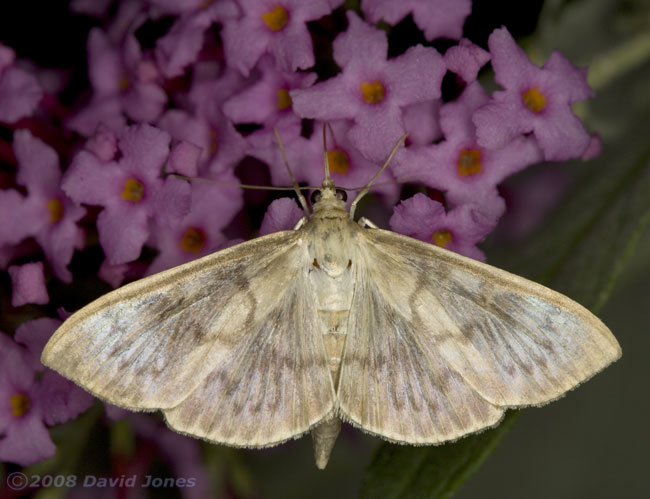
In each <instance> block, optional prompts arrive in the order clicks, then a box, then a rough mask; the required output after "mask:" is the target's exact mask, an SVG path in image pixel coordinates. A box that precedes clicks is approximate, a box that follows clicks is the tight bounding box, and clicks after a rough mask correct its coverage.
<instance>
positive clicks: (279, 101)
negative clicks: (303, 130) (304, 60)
mask: <svg viewBox="0 0 650 499" xmlns="http://www.w3.org/2000/svg"><path fill="white" fill-rule="evenodd" d="M257 68H258V69H259V71H260V73H261V78H260V79H259V80H257V81H255V82H254V83H253V84H252V85H251V86H249V87H248V88H245V89H244V90H242V91H240V92H238V93H236V94H235V95H233V96H232V97H230V98H229V99H228V100H227V101H226V102H225V103H224V105H223V113H224V114H225V115H226V116H227V117H228V118H230V119H231V120H232V121H233V122H234V123H238V124H239V123H255V124H258V125H261V126H262V128H261V129H259V130H256V131H254V132H253V133H251V134H250V135H248V136H247V140H248V142H249V143H250V144H252V145H253V146H254V147H267V146H269V145H271V144H272V143H275V135H274V133H273V128H274V127H275V128H276V129H277V130H278V133H279V134H280V137H282V140H283V141H284V142H287V143H288V142H291V141H292V140H293V139H294V138H295V137H298V136H299V135H300V117H299V116H298V115H297V114H296V113H294V112H293V101H292V99H291V94H290V92H291V90H293V89H295V88H307V87H309V86H311V85H312V84H313V83H314V82H315V81H316V74H315V73H307V72H305V73H303V72H293V73H290V72H286V71H281V70H279V69H278V68H277V65H276V64H275V61H274V60H273V58H272V57H271V56H270V55H265V56H263V57H262V58H261V59H260V61H259V63H258V64H257Z"/></svg>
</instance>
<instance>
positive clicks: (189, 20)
mask: <svg viewBox="0 0 650 499" xmlns="http://www.w3.org/2000/svg"><path fill="white" fill-rule="evenodd" d="M149 2H150V3H151V4H153V5H156V6H157V7H159V8H160V9H161V10H162V12H164V13H166V14H174V15H180V17H179V18H178V19H177V20H176V22H174V25H173V26H172V27H171V28H170V30H169V31H168V32H167V33H166V34H165V36H163V37H162V38H160V39H159V40H158V41H157V43H156V60H157V62H158V65H159V67H160V69H161V71H162V73H163V74H164V75H165V76H166V77H168V78H174V77H176V76H180V75H182V74H183V71H184V70H185V68H186V67H187V66H189V65H190V64H193V63H194V62H196V60H197V58H198V55H199V51H200V50H201V47H202V46H203V40H204V36H205V31H206V30H207V29H208V28H209V27H210V26H212V24H214V23H215V22H217V21H222V20H224V19H232V18H235V17H237V15H238V13H239V9H238V8H237V6H236V5H235V4H234V3H233V2H231V1H228V0H217V1H211V2H210V1H209V2H206V1H205V0H184V1H182V2H179V1H178V0H172V1H169V0H149Z"/></svg>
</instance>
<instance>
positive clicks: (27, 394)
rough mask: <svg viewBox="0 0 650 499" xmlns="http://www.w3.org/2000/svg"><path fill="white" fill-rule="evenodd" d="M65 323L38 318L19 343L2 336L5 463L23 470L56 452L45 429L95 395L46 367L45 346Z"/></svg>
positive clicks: (24, 328)
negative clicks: (56, 330) (43, 358)
mask: <svg viewBox="0 0 650 499" xmlns="http://www.w3.org/2000/svg"><path fill="white" fill-rule="evenodd" d="M60 324H61V321H58V320H55V319H49V318H42V319H36V320H34V321H29V322H26V323H24V324H22V325H21V326H20V327H19V328H18V329H17V330H16V338H15V339H16V342H17V343H20V344H22V345H24V346H20V345H18V344H16V343H15V342H14V341H13V340H12V339H10V338H9V337H8V336H6V335H4V334H2V333H0V435H2V438H0V460H2V461H10V462H14V463H17V464H20V465H23V466H27V465H31V464H34V463H37V462H39V461H42V460H43V459H47V458H49V457H52V456H53V455H54V453H55V451H56V448H55V446H54V443H52V440H51V439H50V435H49V433H48V431H47V428H46V427H45V425H46V424H47V425H54V424H59V423H63V422H65V421H68V420H70V419H72V418H75V417H77V416H78V415H79V414H81V413H82V412H84V411H86V410H87V409H88V408H89V407H90V405H91V404H92V400H93V399H92V396H90V395H89V394H88V393H86V392H85V391H83V390H81V389H80V388H78V387H77V386H76V385H75V384H74V383H72V382H71V381H69V380H67V379H65V378H63V377H61V376H59V375H58V374H57V373H55V372H54V371H50V370H46V371H45V372H44V373H42V375H41V376H37V371H38V372H41V371H43V370H44V367H43V365H42V364H41V363H40V360H39V359H40V354H41V351H42V349H43V346H44V345H45V343H46V342H47V340H48V338H49V337H50V336H51V334H52V333H53V332H54V330H55V329H56V328H57V327H58V326H59V325H60Z"/></svg>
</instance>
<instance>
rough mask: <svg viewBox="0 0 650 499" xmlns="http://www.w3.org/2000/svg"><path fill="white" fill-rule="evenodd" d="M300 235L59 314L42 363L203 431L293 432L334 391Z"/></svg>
mask: <svg viewBox="0 0 650 499" xmlns="http://www.w3.org/2000/svg"><path fill="white" fill-rule="evenodd" d="M298 242H299V235H298V232H297V231H285V232H278V233H275V234H271V235H269V236H265V237H262V238H259V239H255V240H253V241H249V242H246V243H242V244H240V245H237V246H234V247H232V248H229V249H226V250H223V251H221V252H218V253H214V254H212V255H208V256H206V257H204V258H202V259H200V260H196V261H193V262H190V263H187V264H185V265H181V266H179V267H175V268H173V269H170V270H167V271H165V272H162V273H160V274H156V275H154V276H151V277H148V278H145V279H142V280H140V281H137V282H134V283H132V284H129V285H127V286H124V287H122V288H119V289H117V290H115V291H113V292H111V293H109V294H107V295H105V296H103V297H102V298H100V299H98V300H96V301H95V302H93V303H91V304H90V305H88V306H87V307H85V308H83V309H82V310H80V311H79V312H77V313H75V314H74V315H72V316H71V317H70V318H68V319H67V320H66V321H65V322H64V323H63V325H62V326H61V327H60V328H59V329H58V330H57V331H56V332H55V334H54V335H53V337H52V338H51V339H50V341H49V343H48V344H47V346H46V348H45V350H44V351H43V355H42V360H43V363H44V364H45V365H47V366H49V367H51V368H52V369H54V370H56V371H58V372H59V373H60V374H62V375H63V376H65V377H66V378H69V379H71V380H73V381H75V382H76V383H77V384H79V385H81V386H82V387H84V388H85V389H87V390H88V391H90V392H92V393H93V394H95V395H97V396H99V397H101V398H102V399H104V400H107V401H108V402H111V403H113V404H115V405H118V406H121V407H126V408H129V409H133V410H155V409H164V410H167V411H166V415H167V417H168V419H169V420H170V424H171V425H172V426H174V427H175V428H176V429H178V430H180V431H184V432H188V433H193V434H195V435H197V436H201V437H204V438H208V439H211V440H215V441H222V442H228V443H231V444H235V445H243V446H247V445H250V446H263V445H268V444H270V443H275V442H278V441H281V440H285V439H287V438H290V437H291V436H294V435H297V434H300V433H302V432H304V431H306V430H307V429H308V428H309V427H310V426H311V425H312V424H314V423H315V422H317V421H319V420H320V419H322V418H323V417H325V416H326V415H327V414H328V413H330V412H331V411H332V409H333V406H334V392H333V388H332V384H331V381H330V375H329V371H328V368H327V361H326V357H325V351H324V347H323V345H322V340H321V338H320V331H319V330H318V327H317V325H316V321H317V316H318V314H317V311H316V305H315V299H314V297H313V296H310V295H309V293H310V292H311V290H310V289H309V288H308V287H305V283H304V277H301V274H304V273H305V272H304V267H305V265H304V259H305V255H306V252H305V251H304V248H303V247H301V245H300V244H298ZM296 325H303V326H304V328H303V329H301V330H298V328H296ZM184 401H185V402H184ZM179 404H180V405H179ZM177 406H178V408H177V409H174V410H173V411H171V410H170V409H172V408H174V407H177ZM219 419H228V420H230V427H224V426H226V425H224V423H223V422H219ZM236 425H240V426H239V428H233V426H236ZM270 426H274V427H273V428H270ZM247 439H248V440H247Z"/></svg>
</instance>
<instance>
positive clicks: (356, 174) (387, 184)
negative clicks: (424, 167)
mask: <svg viewBox="0 0 650 499" xmlns="http://www.w3.org/2000/svg"><path fill="white" fill-rule="evenodd" d="M351 127H352V124H351V122H350V121H348V120H337V121H333V122H331V123H329V127H328V132H327V151H328V152H327V157H328V161H329V166H330V175H331V177H332V179H333V180H334V183H335V184H336V185H337V186H338V187H347V188H354V187H361V186H364V185H365V184H367V183H368V181H369V180H370V179H371V178H372V177H373V175H374V174H375V173H377V171H378V170H379V168H380V167H381V163H379V164H378V163H377V162H373V161H370V160H368V159H367V158H366V157H365V156H364V155H363V154H361V151H359V149H357V147H356V145H355V144H354V143H353V142H352V141H351V140H350V138H349V136H350V133H349V131H350V129H351ZM285 151H286V154H287V160H288V161H289V166H290V167H291V170H292V172H293V174H294V176H295V177H296V180H297V181H298V182H305V183H307V185H311V186H316V187H318V186H320V185H321V184H322V183H323V178H324V177H325V166H324V158H323V136H322V123H320V122H316V123H315V124H314V132H313V133H312V135H311V137H310V138H309V139H305V138H303V137H297V138H296V139H294V140H293V141H291V142H289V143H288V144H285ZM250 154H251V155H252V156H254V157H256V158H258V159H260V160H262V161H264V162H266V163H267V164H268V165H269V171H270V173H271V180H272V182H273V184H274V185H280V186H290V185H291V180H290V178H289V174H288V173H287V168H286V166H285V165H284V161H283V160H282V156H281V154H280V148H279V147H278V145H277V144H276V143H273V144H271V145H270V146H269V147H267V148H263V149H255V150H253V151H251V153H250ZM371 191H372V192H377V193H379V194H381V195H382V196H383V198H384V200H385V201H386V204H388V205H392V204H394V203H395V202H396V201H397V197H398V191H399V186H398V185H397V184H396V183H395V181H394V179H393V176H392V174H391V173H390V171H388V170H384V172H383V173H382V174H381V176H380V177H379V179H378V181H377V185H376V186H373V187H372V189H371ZM352 197H353V196H350V197H349V198H350V199H348V201H349V202H351V201H352V199H351V198H352Z"/></svg>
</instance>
